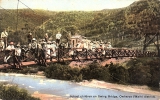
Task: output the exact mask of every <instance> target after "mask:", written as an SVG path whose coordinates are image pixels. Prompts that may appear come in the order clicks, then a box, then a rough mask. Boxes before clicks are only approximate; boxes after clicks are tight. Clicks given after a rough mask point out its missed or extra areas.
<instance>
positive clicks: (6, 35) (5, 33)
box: [1, 29, 8, 48]
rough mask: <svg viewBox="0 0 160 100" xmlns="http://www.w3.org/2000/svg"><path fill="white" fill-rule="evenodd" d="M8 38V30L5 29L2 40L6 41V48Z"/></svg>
mask: <svg viewBox="0 0 160 100" xmlns="http://www.w3.org/2000/svg"><path fill="white" fill-rule="evenodd" d="M7 37H8V33H7V31H6V29H4V30H3V32H2V33H1V38H2V39H3V41H4V44H5V48H6V47H7Z"/></svg>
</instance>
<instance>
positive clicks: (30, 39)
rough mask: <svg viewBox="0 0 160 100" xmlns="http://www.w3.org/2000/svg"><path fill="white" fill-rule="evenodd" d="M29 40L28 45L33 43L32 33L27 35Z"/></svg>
mask: <svg viewBox="0 0 160 100" xmlns="http://www.w3.org/2000/svg"><path fill="white" fill-rule="evenodd" d="M27 38H28V44H30V43H31V42H32V33H31V32H30V33H29V34H28V35H27Z"/></svg>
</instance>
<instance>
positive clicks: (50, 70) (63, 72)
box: [45, 63, 82, 81]
mask: <svg viewBox="0 0 160 100" xmlns="http://www.w3.org/2000/svg"><path fill="white" fill-rule="evenodd" d="M45 75H46V77H47V78H54V79H61V80H75V81H82V75H81V74H80V70H79V69H78V68H73V69H72V68H71V67H69V66H67V65H61V64H57V63H56V64H52V65H50V66H49V67H47V68H46V70H45Z"/></svg>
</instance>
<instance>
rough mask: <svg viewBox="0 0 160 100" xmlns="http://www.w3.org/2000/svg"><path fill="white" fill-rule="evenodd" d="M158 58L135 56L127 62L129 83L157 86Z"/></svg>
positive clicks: (159, 75) (159, 76)
mask: <svg viewBox="0 0 160 100" xmlns="http://www.w3.org/2000/svg"><path fill="white" fill-rule="evenodd" d="M159 60H160V59H159V58H135V59H132V60H130V61H129V62H128V64H127V65H126V66H128V72H129V77H130V81H129V82H130V83H134V84H146V85H149V86H151V87H157V88H158V87H159V79H160V73H159V72H160V63H159Z"/></svg>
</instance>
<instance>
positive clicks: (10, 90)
mask: <svg viewBox="0 0 160 100" xmlns="http://www.w3.org/2000/svg"><path fill="white" fill-rule="evenodd" d="M0 99H2V100H40V99H38V98H34V97H32V96H31V95H30V94H28V92H27V90H25V89H20V88H18V87H17V86H9V85H4V84H0Z"/></svg>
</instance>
